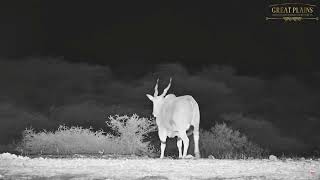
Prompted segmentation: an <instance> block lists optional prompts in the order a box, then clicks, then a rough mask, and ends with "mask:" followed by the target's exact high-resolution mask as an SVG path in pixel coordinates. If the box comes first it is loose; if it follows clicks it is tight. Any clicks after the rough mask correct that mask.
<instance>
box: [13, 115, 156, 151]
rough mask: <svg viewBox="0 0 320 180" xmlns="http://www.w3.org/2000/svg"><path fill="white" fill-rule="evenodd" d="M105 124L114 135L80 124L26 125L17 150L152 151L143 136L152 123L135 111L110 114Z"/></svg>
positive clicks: (150, 128)
mask: <svg viewBox="0 0 320 180" xmlns="http://www.w3.org/2000/svg"><path fill="white" fill-rule="evenodd" d="M109 119H110V121H107V124H108V125H109V126H110V127H111V128H112V129H113V130H115V132H116V134H117V135H111V134H106V133H104V132H103V131H101V130H100V131H93V130H92V129H91V128H90V129H84V128H82V127H70V128H69V127H66V126H59V128H58V129H57V130H56V131H55V132H50V131H45V130H44V131H42V132H35V131H34V130H33V129H26V130H24V132H23V139H22V142H21V143H20V144H19V146H18V147H17V150H18V151H20V152H21V153H24V154H58V155H65V154H98V153H100V154H102V153H103V154H136V155H143V154H152V153H153V148H152V146H150V144H149V143H148V142H144V136H145V135H146V133H148V132H150V131H151V130H152V129H154V128H153V123H152V121H150V120H149V119H147V118H139V116H138V115H132V116H131V117H129V116H118V115H116V116H114V117H112V116H110V117H109Z"/></svg>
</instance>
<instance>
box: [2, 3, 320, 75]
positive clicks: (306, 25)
mask: <svg viewBox="0 0 320 180" xmlns="http://www.w3.org/2000/svg"><path fill="white" fill-rule="evenodd" d="M8 2H10V3H7V4H5V3H2V4H1V7H0V8H1V14H0V18H1V19H0V23H1V29H0V36H1V42H0V47H1V48H0V55H1V56H4V57H24V56H64V57H66V59H68V60H73V61H87V62H90V63H99V64H109V65H121V68H124V63H129V64H130V66H129V67H132V65H135V66H136V67H137V68H139V67H141V65H146V66H147V67H149V66H150V65H151V66H152V64H155V63H163V62H180V63H183V64H186V65H187V66H188V68H190V69H191V70H193V69H194V68H197V67H199V66H203V65H207V64H212V63H213V64H217V63H219V64H230V65H232V66H236V67H237V68H238V69H239V70H241V72H243V73H249V74H251V73H253V74H262V75H264V74H268V75H270V74H271V75H273V74H274V73H283V72H290V73H300V72H309V71H310V70H316V69H317V68H318V67H317V66H319V65H320V63H319V57H320V56H319V51H318V44H319V42H320V39H319V38H320V37H319V30H320V26H319V23H318V22H312V21H311V22H302V23H283V22H281V23H279V22H276V23H270V22H266V21H265V14H266V12H265V8H266V4H267V3H266V2H240V1H239V2H232V3H231V2H215V4H214V3H210V4H207V3H205V2H197V3H195V2H193V3H187V2H185V3H181V2H170V3H167V2H155V1H140V2H136V1H117V2H116V3H115V2H112V3H111V2H106V1H95V2H88V1H81V0H78V1H24V2H21V1H8ZM128 69H130V68H128ZM144 69H145V68H143V69H141V71H144ZM195 70H197V69H195ZM131 73H134V72H131Z"/></svg>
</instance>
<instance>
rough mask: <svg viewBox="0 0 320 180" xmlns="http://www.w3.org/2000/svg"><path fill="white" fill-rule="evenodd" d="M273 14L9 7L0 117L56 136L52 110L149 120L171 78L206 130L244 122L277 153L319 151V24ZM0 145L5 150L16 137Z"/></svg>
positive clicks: (239, 6) (0, 35) (222, 5)
mask: <svg viewBox="0 0 320 180" xmlns="http://www.w3.org/2000/svg"><path fill="white" fill-rule="evenodd" d="M265 8H266V2H264V1H263V2H262V1H257V2H243V1H235V2H227V1H224V2H214V3H210V4H207V3H205V2H196V3H195V2H193V3H187V2H183V3H182V2H179V3H178V2H170V3H167V2H155V1H143V2H141V1H139V2H137V1H117V3H115V2H107V1H95V2H92V1H81V0H77V1H8V3H5V2H1V4H0V25H1V28H0V39H1V40H0V58H1V61H0V62H1V63H0V64H1V66H2V67H0V69H1V72H0V75H1V79H0V81H2V82H1V84H2V87H1V89H2V90H1V94H2V95H1V96H0V98H2V99H0V100H1V101H2V102H1V103H2V104H1V108H8V107H9V106H4V105H3V104H4V102H5V103H9V104H11V105H12V108H13V109H14V110H12V111H13V112H16V111H22V110H23V111H24V110H25V111H28V112H29V111H30V112H39V113H40V114H41V116H43V117H45V118H48V119H47V120H46V122H40V120H39V121H36V122H33V121H32V123H34V124H32V123H25V124H24V125H33V126H35V127H39V128H43V127H50V128H51V127H54V125H55V124H54V123H53V122H51V121H50V117H49V115H48V111H49V110H50V108H51V109H52V107H53V106H54V107H65V106H71V104H72V105H74V104H77V103H78V104H81V107H82V105H83V104H86V103H84V102H89V101H90V103H91V102H92V101H94V102H96V103H97V104H100V105H103V106H104V107H107V109H108V108H109V109H110V108H111V107H112V108H114V107H117V106H122V107H123V106H125V109H126V110H128V109H130V110H128V111H125V110H123V109H122V112H131V111H139V110H141V111H143V112H144V113H145V114H148V113H149V114H150V115H151V109H152V107H151V104H150V102H148V101H149V100H148V99H147V98H146V97H145V94H146V93H153V92H152V90H153V86H154V83H155V79H156V78H157V77H160V78H161V80H162V81H161V82H160V88H161V89H162V88H164V87H165V86H166V83H168V78H169V76H172V77H173V78H174V79H173V87H172V88H171V90H170V91H171V93H176V94H177V95H182V94H184V93H189V94H192V95H194V96H195V99H196V100H197V99H198V102H199V104H200V110H201V105H202V108H203V114H204V115H203V117H204V119H205V120H204V121H203V122H204V124H203V126H205V125H210V126H212V125H213V124H214V123H215V122H216V121H217V122H222V121H223V120H222V119H223V118H222V116H223V114H225V113H231V112H232V113H236V114H237V113H238V114H239V113H240V114H243V116H246V117H250V118H251V119H250V118H249V119H245V118H244V119H242V121H241V122H240V121H239V122H238V121H237V122H236V121H235V120H233V121H230V125H231V126H232V127H234V128H237V129H240V130H242V131H243V132H245V133H247V134H248V135H249V136H251V137H252V139H253V140H256V141H257V142H258V143H259V142H264V143H262V144H264V145H266V146H268V147H269V148H271V149H272V150H275V151H285V150H286V151H290V149H291V150H292V151H295V150H297V151H299V150H300V151H312V150H313V149H314V148H318V149H320V146H319V144H320V133H319V132H318V131H317V129H319V128H318V127H320V114H319V107H320V93H319V92H320V91H319V90H320V85H319V84H320V53H319V42H320V35H319V34H320V33H319V32H320V25H319V22H317V21H304V22H283V21H281V22H280V21H278V22H268V21H266V20H265V14H266V12H265ZM48 59H51V60H52V59H53V61H58V62H59V63H60V64H59V63H50V62H51V60H48ZM217 67H220V70H217ZM95 68H96V69H95ZM99 68H100V69H99ZM218 69H219V68H218ZM59 73H61V77H60V76H59V75H57V74H59ZM39 74H40V75H41V76H42V77H43V79H37V78H38V76H39ZM101 74H102V75H101ZM7 77H10V78H11V79H10V78H7ZM63 77H64V78H66V80H65V81H66V82H65V84H63V83H62V79H63ZM24 78H25V79H24ZM45 78H48V79H45ZM77 79H78V80H77ZM79 79H81V80H79ZM101 79H102V80H104V81H105V82H104V83H100V82H102V80H101ZM93 81H94V83H93V85H92V84H91V82H93ZM24 83H25V84H24ZM68 83H71V84H76V85H74V86H75V87H71V86H70V87H69V86H68V85H66V84H68ZM81 83H83V84H81ZM86 83H87V84H86ZM61 84H62V85H61ZM88 84H89V85H90V87H93V88H92V89H94V90H92V89H90V88H87V87H88V86H89V85H88ZM97 84H98V85H97ZM98 86H99V87H98ZM49 87H51V88H52V89H50V88H49ZM58 87H60V89H59V88H58ZM61 89H62V90H61ZM60 90H61V91H60ZM52 91H55V92H57V93H56V94H52ZM69 91H70V92H69ZM150 91H151V92H150ZM160 91H161V90H160ZM58 92H61V93H60V94H59V93H58ZM62 92H66V93H64V94H63V93H62ZM42 93H43V94H42ZM48 93H49V94H50V93H51V94H50V96H53V97H55V98H51V99H50V98H47V95H48ZM68 93H69V94H68ZM39 94H41V97H40V95H39ZM70 94H72V95H70ZM84 94H85V95H84ZM88 94H89V95H88ZM111 94H112V95H111ZM124 94H126V95H124ZM62 97H63V98H62ZM77 97H81V98H82V100H83V101H81V100H79V99H77ZM101 97H103V99H102V100H101ZM99 98H100V99H99ZM75 99H77V100H75ZM97 99H99V100H97ZM30 100H34V101H36V100H38V101H37V102H32V103H31V102H30ZM258 101H259V102H258ZM128 102H130V103H128ZM90 103H89V104H90ZM88 106H89V105H88ZM275 106H277V107H275ZM10 107H11V106H10ZM91 107H92V106H91ZM91 107H90V108H91ZM15 108H16V109H15ZM112 108H111V109H112ZM211 108H213V109H214V108H216V109H218V110H214V111H212V110H211ZM93 109H94V108H93ZM145 109H147V110H145ZM93 111H95V110H93ZM115 111H116V110H115ZM119 111H121V110H119ZM107 112H110V111H107ZM112 112H113V111H112ZM88 114H90V113H88ZM142 114H143V113H142ZM1 117H2V118H1V120H3V121H5V118H3V117H5V116H4V115H3V114H2V115H1ZM257 117H259V118H257ZM211 118H212V119H214V120H210V121H209V120H208V119H211ZM22 119H23V118H22ZM97 119H99V118H98V117H97ZM254 119H260V120H254ZM302 119H308V121H307V120H302ZM224 120H225V119H224ZM309 120H310V121H309ZM17 121H18V122H20V120H17ZM22 121H24V120H21V122H22ZM97 121H98V120H97ZM97 121H95V123H96V126H97V127H100V126H102V125H101V123H97ZM77 123H78V124H81V123H79V122H75V121H72V122H70V124H77ZM3 124H6V123H5V122H4V123H3ZM22 124H23V123H22ZM48 124H50V125H48ZM3 127H4V126H3ZM6 127H11V126H10V123H7V124H6ZM259 127H263V128H262V130H261V129H258V128H259ZM11 128H12V129H13V130H12V131H17V132H18V130H20V129H21V128H22V127H21V128H20V129H19V128H15V127H11ZM300 128H302V129H300ZM259 131H260V132H263V133H260V134H259V133H258V132H259ZM298 132H301V133H300V134H299V133H298ZM2 135H3V136H2V138H1V139H0V143H3V144H6V143H9V142H10V141H9V140H8V139H10V138H16V137H18V135H17V133H11V134H8V133H7V134H5V131H3V132H2ZM4 137H8V138H4ZM267 139H268V140H267ZM275 139H277V140H275ZM272 142H275V143H274V144H273V145H270V143H272ZM268 143H269V144H268ZM277 143H278V144H277ZM277 147H278V148H277ZM286 147H287V149H286ZM288 149H289V150H288ZM301 149H302V150H301Z"/></svg>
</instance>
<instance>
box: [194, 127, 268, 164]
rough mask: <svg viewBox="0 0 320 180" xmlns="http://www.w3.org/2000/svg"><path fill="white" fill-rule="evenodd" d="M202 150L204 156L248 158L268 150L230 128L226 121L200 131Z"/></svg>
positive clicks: (258, 155)
mask: <svg viewBox="0 0 320 180" xmlns="http://www.w3.org/2000/svg"><path fill="white" fill-rule="evenodd" d="M200 151H201V154H202V156H204V157H208V156H209V155H213V156H214V157H215V158H221V159H222V158H226V159H231V158H232V159H234V158H235V159H238V158H241V159H246V158H249V157H250V158H251V157H255V158H258V157H262V156H263V155H264V153H265V152H266V151H265V150H263V149H262V148H261V147H259V146H258V145H257V144H254V143H253V142H251V141H249V140H248V138H247V137H246V136H245V135H242V134H240V132H239V131H236V130H233V129H231V128H229V127H228V126H227V125H226V124H225V123H223V124H216V125H215V126H214V127H212V128H211V129H210V131H204V130H201V132H200Z"/></svg>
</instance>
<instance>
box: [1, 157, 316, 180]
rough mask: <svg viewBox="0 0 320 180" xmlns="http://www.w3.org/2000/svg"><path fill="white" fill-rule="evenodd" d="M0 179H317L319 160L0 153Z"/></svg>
mask: <svg viewBox="0 0 320 180" xmlns="http://www.w3.org/2000/svg"><path fill="white" fill-rule="evenodd" d="M0 179H233V180H234V179H289V180H293V179H320V161H319V160H292V159H287V160H273V161H272V160H268V159H253V160H218V159H162V160H161V159H154V158H147V157H145V158H142V157H132V158H128V157H119V158H112V157H106V156H105V157H100V158H99V157H83V156H74V157H64V158H57V157H54V158H53V157H50V158H49V157H45V158H44V157H35V158H30V157H24V156H16V155H13V154H9V153H3V154H0Z"/></svg>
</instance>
